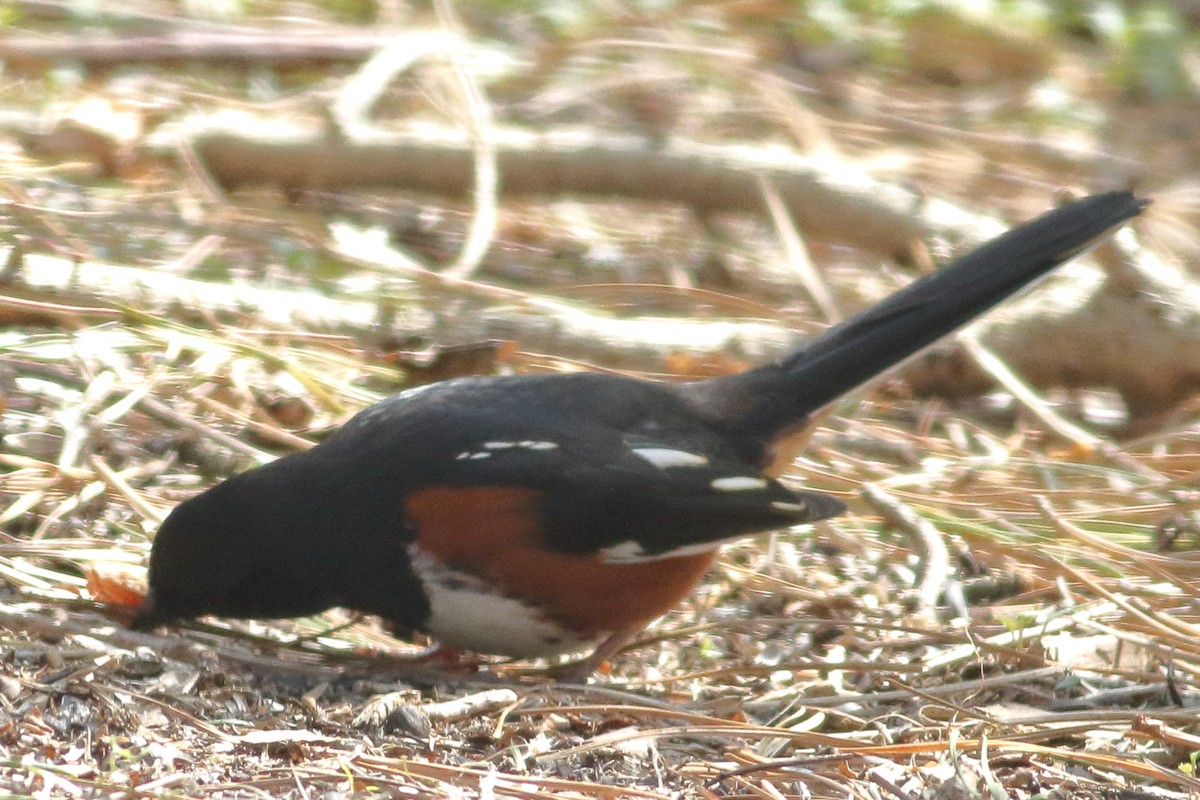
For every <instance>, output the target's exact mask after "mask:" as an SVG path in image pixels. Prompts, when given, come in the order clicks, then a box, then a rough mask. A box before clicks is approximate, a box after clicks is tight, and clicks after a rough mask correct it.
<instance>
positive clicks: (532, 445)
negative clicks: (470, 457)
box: [483, 439, 558, 450]
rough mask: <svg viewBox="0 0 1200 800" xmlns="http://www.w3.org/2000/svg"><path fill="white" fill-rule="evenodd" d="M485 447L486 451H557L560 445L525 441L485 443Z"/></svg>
mask: <svg viewBox="0 0 1200 800" xmlns="http://www.w3.org/2000/svg"><path fill="white" fill-rule="evenodd" d="M483 447H484V449H485V450H511V449H513V448H514V447H516V448H520V449H522V450H555V449H557V448H558V444H557V443H555V442H539V441H535V440H533V439H525V440H524V441H520V442H484V443H483Z"/></svg>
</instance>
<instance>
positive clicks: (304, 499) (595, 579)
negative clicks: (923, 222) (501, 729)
mask: <svg viewBox="0 0 1200 800" xmlns="http://www.w3.org/2000/svg"><path fill="white" fill-rule="evenodd" d="M1147 202H1148V201H1145V200H1143V199H1139V198H1138V197H1136V196H1135V195H1134V194H1133V193H1132V192H1130V191H1110V192H1105V193H1099V194H1095V195H1092V196H1089V197H1084V198H1082V199H1079V200H1075V201H1072V202H1068V203H1066V204H1064V205H1061V206H1059V207H1057V208H1055V209H1052V210H1050V211H1048V212H1046V213H1044V214H1042V215H1041V216H1038V217H1036V218H1035V219H1033V220H1031V221H1029V222H1026V223H1024V224H1022V225H1019V226H1017V227H1015V228H1013V229H1011V230H1009V231H1008V232H1006V233H1003V234H1002V235H1000V236H998V237H997V238H995V239H992V240H991V241H988V242H986V243H984V244H983V245H981V246H979V247H978V248H976V249H974V250H973V251H971V252H968V253H967V254H965V255H963V256H961V257H959V258H957V259H956V260H954V261H952V262H951V263H950V264H948V265H947V266H945V267H943V268H942V269H939V270H936V271H934V272H931V273H929V274H927V275H925V276H922V277H920V278H918V279H916V280H914V281H912V282H911V283H909V284H908V285H907V286H905V287H903V288H901V289H900V290H898V291H896V292H895V293H894V294H892V295H890V296H888V297H886V298H885V299H884V300H882V301H881V302H879V303H878V304H877V305H874V306H872V307H869V308H867V309H866V310H864V311H862V312H860V313H858V314H857V315H855V316H852V317H849V318H847V319H846V320H844V321H843V322H840V323H839V324H836V325H834V326H832V327H829V328H828V329H826V330H825V331H824V332H822V333H819V334H817V335H815V336H814V337H812V338H811V339H810V340H808V341H807V342H805V343H802V344H800V345H799V346H798V347H796V348H795V349H794V350H792V351H791V352H789V353H787V354H785V355H783V356H782V357H780V358H778V359H777V360H775V361H772V362H769V363H766V364H762V365H760V366H756V367H752V368H750V369H747V370H745V371H742V372H738V373H735V374H730V375H722V376H719V377H714V378H708V379H705V380H700V381H695V382H658V381H652V380H646V379H641V378H635V377H630V376H625V375H618V374H605V373H589V372H578V373H559V374H529V375H492V376H475V377H464V378H455V379H451V380H447V381H443V382H440V383H432V384H427V385H422V386H417V387H414V388H410V389H407V390H404V391H401V392H399V393H397V394H394V395H392V396H390V397H387V398H386V399H384V400H381V401H380V402H378V403H376V404H374V405H372V406H369V407H367V408H365V409H364V410H362V411H360V412H358V413H357V414H356V415H355V416H353V417H351V418H350V419H349V420H348V421H347V422H346V423H345V424H344V425H343V426H342V427H341V428H339V429H338V430H337V431H335V432H334V433H333V434H331V435H330V436H328V437H327V438H326V439H325V440H324V441H322V442H321V443H320V444H318V445H317V446H315V447H313V448H312V449H310V450H306V451H303V452H298V453H294V454H291V455H287V456H284V457H282V458H280V459H278V460H276V461H273V462H270V463H268V464H266V465H263V466H258V467H255V468H253V469H250V470H247V471H245V472H242V473H240V474H237V475H234V476H232V477H230V478H228V479H226V480H224V481H223V482H221V483H218V484H216V485H215V486H213V487H211V488H209V489H207V490H206V491H203V492H201V493H200V494H197V495H195V496H194V497H191V498H189V499H187V500H185V501H183V502H182V503H180V504H178V505H177V506H176V507H175V508H174V509H173V510H172V511H171V513H170V514H169V515H168V516H167V518H166V519H165V520H164V522H163V523H162V525H161V526H160V528H159V530H158V531H157V534H156V536H155V538H154V541H153V544H152V547H151V552H150V558H149V578H148V582H149V589H148V591H147V593H146V595H145V597H144V599H143V602H142V604H141V607H140V609H139V610H138V611H137V613H136V616H135V617H134V619H133V620H132V622H131V625H132V627H133V628H135V629H138V630H150V629H153V628H156V627H159V626H161V625H165V624H170V623H176V622H179V621H184V620H188V619H192V618H196V617H200V616H205V615H215V616H222V617H230V618H286V617H296V616H308V615H312V614H316V613H319V612H322V611H325V610H327V609H329V608H332V607H343V608H345V609H349V610H352V611H355V612H362V613H365V614H373V615H377V616H378V617H379V618H380V619H381V620H382V621H383V622H384V623H385V624H386V625H387V626H388V628H389V629H390V632H391V633H392V634H393V635H395V636H396V637H398V638H401V639H411V638H412V637H413V636H414V635H415V634H422V635H425V636H427V637H429V638H431V639H432V640H433V641H435V642H438V643H439V644H440V645H441V646H443V647H446V648H448V649H450V650H452V651H471V652H473V653H476V654H486V655H493V656H507V657H510V658H516V659H529V658H539V657H557V656H563V655H568V654H572V653H580V652H585V651H587V650H588V649H589V648H590V649H591V655H590V656H587V657H586V658H584V660H583V661H580V662H577V664H578V665H579V669H578V670H577V671H576V672H575V673H574V674H575V675H587V674H588V673H590V672H591V671H593V670H594V669H595V668H596V667H598V666H599V665H600V664H601V663H603V661H605V660H607V659H608V658H610V657H611V656H612V655H613V654H615V653H616V652H617V651H618V650H619V649H620V648H622V647H623V646H624V645H625V644H627V643H628V642H629V641H631V640H632V639H633V638H634V637H635V636H636V635H637V634H638V633H639V632H640V631H641V630H642V629H643V628H644V627H645V626H646V625H648V624H649V623H650V622H651V621H653V620H654V619H655V618H657V617H659V616H661V615H662V614H664V613H665V612H667V611H668V610H670V609H671V608H672V607H673V606H675V605H676V604H677V603H679V602H680V601H681V600H682V599H684V598H685V597H686V596H687V595H688V593H689V592H690V591H691V590H692V588H693V587H694V586H695V584H696V583H698V582H699V581H700V580H701V579H702V578H703V576H704V575H705V572H706V571H707V570H708V569H709V567H710V565H711V564H712V562H713V560H714V558H715V556H716V554H717V551H718V550H719V548H720V547H721V546H722V545H723V544H725V543H727V542H730V541H731V540H736V539H741V538H744V537H747V536H752V535H754V534H760V533H765V532H769V531H774V530H781V529H786V528H790V527H792V526H797V525H803V524H809V523H813V522H817V521H820V520H824V519H828V518H830V517H834V516H837V515H838V514H840V513H842V512H843V511H844V510H845V508H846V506H845V505H844V503H843V502H842V501H841V500H839V499H837V498H835V497H832V496H829V495H826V494H822V493H820V492H816V491H811V490H807V489H804V488H802V487H797V486H793V485H791V484H789V483H786V482H784V481H783V480H781V479H780V473H781V471H782V469H783V468H784V467H785V466H786V465H787V463H790V460H791V457H792V456H794V454H795V452H794V451H795V447H794V444H793V443H794V442H795V441H797V439H799V438H801V437H803V436H804V435H805V431H806V429H807V428H808V427H809V426H810V425H811V424H812V420H813V418H814V415H816V414H818V412H820V411H822V410H824V409H825V408H826V407H828V406H830V405H831V404H832V403H833V402H835V401H837V400H838V399H839V398H841V397H842V396H843V395H845V394H847V393H848V392H851V391H853V390H855V389H857V388H860V387H862V386H863V385H864V384H866V383H868V382H869V381H871V380H872V379H874V378H875V377H877V376H879V375H880V374H882V373H885V372H887V371H888V370H890V369H892V368H893V367H895V366H896V365H898V364H900V363H901V362H904V361H905V360H907V359H909V358H911V357H913V356H914V355H916V354H918V353H920V352H921V351H923V350H925V349H926V348H928V347H929V346H931V345H932V344H934V343H935V342H937V341H938V340H940V339H942V338H943V337H945V336H947V335H948V334H950V333H952V332H953V331H955V330H956V329H958V328H960V327H962V326H963V325H965V324H966V323H968V322H970V321H971V320H973V319H975V318H976V317H978V316H979V315H981V314H983V313H984V312H986V311H988V310H989V309H991V308H993V307H994V306H996V305H997V304H999V303H1000V302H1001V301H1003V300H1005V299H1006V298H1008V297H1010V296H1012V295H1014V294H1015V293H1017V292H1019V291H1021V290H1023V289H1025V288H1026V287H1028V286H1029V285H1030V284H1032V283H1033V282H1035V281H1036V280H1037V279H1038V278H1040V277H1042V276H1044V275H1045V274H1046V273H1048V272H1049V271H1051V270H1052V269H1054V268H1055V267H1057V266H1058V265H1060V264H1062V263H1064V262H1066V261H1068V260H1070V259H1071V258H1073V257H1075V256H1076V255H1078V254H1080V253H1081V252H1083V251H1084V250H1086V249H1088V248H1089V247H1090V246H1092V245H1094V244H1096V243H1097V242H1098V241H1100V240H1101V239H1103V238H1104V237H1105V236H1107V235H1109V234H1110V233H1111V232H1112V231H1113V230H1115V229H1116V228H1117V227H1119V226H1121V225H1123V224H1124V223H1126V222H1127V221H1128V220H1130V219H1132V218H1134V217H1136V216H1138V215H1139V214H1140V213H1141V212H1142V210H1143V208H1144V207H1145V206H1146V204H1147Z"/></svg>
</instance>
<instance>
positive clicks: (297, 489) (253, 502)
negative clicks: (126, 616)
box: [132, 446, 428, 630]
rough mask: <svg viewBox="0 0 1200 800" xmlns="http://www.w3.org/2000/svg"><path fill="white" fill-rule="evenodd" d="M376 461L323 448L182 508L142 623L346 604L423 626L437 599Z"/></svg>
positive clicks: (157, 551)
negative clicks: (410, 552) (425, 593)
mask: <svg viewBox="0 0 1200 800" xmlns="http://www.w3.org/2000/svg"><path fill="white" fill-rule="evenodd" d="M372 467H373V465H372V464H370V463H363V462H360V461H351V462H347V461H345V460H344V459H342V457H341V456H340V455H338V454H337V453H336V452H334V453H332V454H331V453H330V451H329V450H328V449H327V448H326V447H325V446H321V447H317V448H315V449H313V450H309V451H307V452H305V453H298V454H295V455H292V456H288V457H286V458H282V459H280V460H278V461H275V462H272V463H270V464H267V465H266V466H262V467H258V468H256V469H252V470H249V471H248V472H244V473H242V474H240V475H236V476H234V477H232V478H230V479H228V480H226V481H225V482H224V483H221V484H218V485H217V486H214V487H213V488H211V489H209V490H208V491H206V492H203V493H201V494H199V495H197V496H196V497H193V498H191V499H189V500H186V501H184V502H183V503H180V504H179V505H178V506H176V508H175V510H174V511H172V512H171V514H170V515H169V516H168V517H167V519H166V521H165V522H163V524H162V527H160V528H159V531H158V535H157V536H156V537H155V540H154V546H153V548H152V550H151V551H150V591H149V593H148V594H147V595H146V599H145V601H144V602H143V604H142V608H141V610H140V611H139V613H138V615H137V617H136V618H135V619H134V621H133V623H132V626H133V627H134V628H136V629H139V630H147V629H150V628H154V627H156V626H158V625H163V624H166V623H169V622H174V621H178V620H185V619H191V618H193V617H199V616H202V615H206V614H212V615H215V616H223V617H237V618H243V619H249V618H278V617H298V616H306V615H309V614H316V613H319V612H321V611H324V610H326V609H328V608H331V607H333V606H343V607H346V608H351V609H355V610H359V611H365V612H368V613H374V614H379V615H381V616H383V617H385V618H386V619H387V620H389V621H390V622H391V623H392V624H394V625H396V626H397V628H399V629H405V630H407V629H412V628H416V627H419V625H420V622H421V621H422V620H423V618H424V616H425V615H426V614H427V613H428V606H427V603H426V602H425V601H424V599H423V597H422V596H421V595H420V593H419V583H418V582H417V580H416V579H415V577H413V576H412V573H411V568H410V566H409V564H408V560H407V558H408V557H407V540H408V536H409V534H408V531H407V528H406V527H405V525H404V515H403V511H402V507H399V506H397V504H396V503H394V502H393V498H392V495H391V494H390V493H387V492H384V491H381V490H380V489H379V487H378V486H377V481H376V478H375V470H374V469H372ZM384 472H386V470H384ZM389 474H390V473H389Z"/></svg>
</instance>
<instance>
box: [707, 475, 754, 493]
mask: <svg viewBox="0 0 1200 800" xmlns="http://www.w3.org/2000/svg"><path fill="white" fill-rule="evenodd" d="M709 486H711V487H712V488H714V489H716V490H717V491H718V492H752V491H754V490H756V489H765V488H767V481H766V479H765V478H752V477H750V476H749V475H737V476H734V477H732V478H717V479H716V480H715V481H713V482H712V483H710V484H709Z"/></svg>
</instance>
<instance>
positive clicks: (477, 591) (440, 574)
mask: <svg viewBox="0 0 1200 800" xmlns="http://www.w3.org/2000/svg"><path fill="white" fill-rule="evenodd" d="M409 557H410V559H411V561H412V566H413V570H414V571H415V572H416V573H417V577H418V578H420V579H421V583H422V585H423V586H424V587H425V594H426V596H428V598H429V619H428V620H427V621H426V623H425V629H426V631H427V632H428V633H429V635H431V636H432V637H433V638H435V639H437V640H438V641H439V642H441V643H442V644H446V645H449V646H451V647H456V648H459V649H462V650H470V651H473V652H476V653H483V654H492V655H503V656H512V657H513V658H537V657H541V656H554V655H560V654H562V653H574V652H578V651H580V650H584V649H586V648H587V647H588V646H589V645H591V644H593V643H594V640H593V639H582V638H580V637H579V636H577V635H576V634H575V633H574V632H573V631H571V630H569V629H567V628H564V627H563V626H562V625H559V624H558V623H556V622H555V621H553V620H550V619H547V618H546V617H545V616H544V615H543V614H542V613H541V612H540V611H539V610H538V609H536V608H534V607H533V606H530V605H528V604H526V603H523V602H522V601H520V600H515V599H513V598H511V597H505V596H504V595H502V594H498V593H497V592H495V591H494V590H492V588H491V587H489V586H488V585H486V584H485V583H484V582H483V581H481V580H479V579H478V578H476V577H475V576H474V575H469V574H467V573H464V572H459V571H457V570H454V569H451V568H449V567H447V566H446V565H444V564H442V563H441V561H439V560H438V559H437V558H435V557H434V556H431V555H429V554H428V553H426V552H424V551H422V550H421V549H420V548H419V547H417V546H416V545H415V544H414V545H411V546H410V547H409Z"/></svg>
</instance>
